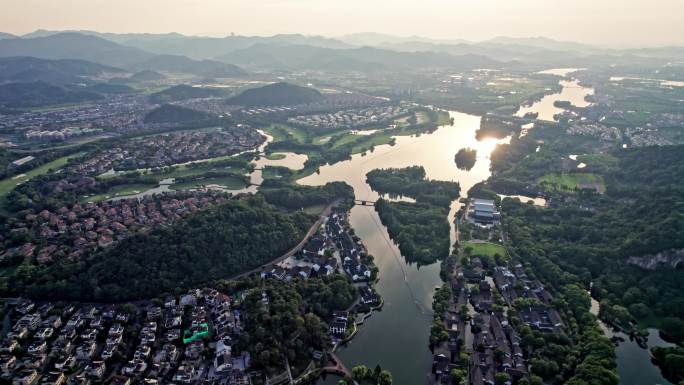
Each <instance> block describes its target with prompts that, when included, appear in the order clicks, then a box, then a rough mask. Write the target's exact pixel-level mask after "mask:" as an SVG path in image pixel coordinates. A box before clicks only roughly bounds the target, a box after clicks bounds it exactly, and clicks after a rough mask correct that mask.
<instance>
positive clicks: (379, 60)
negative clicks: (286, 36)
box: [216, 44, 503, 72]
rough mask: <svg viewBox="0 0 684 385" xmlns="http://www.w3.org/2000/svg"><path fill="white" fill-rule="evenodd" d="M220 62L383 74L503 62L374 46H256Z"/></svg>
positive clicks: (263, 67) (490, 65)
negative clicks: (399, 50)
mask: <svg viewBox="0 0 684 385" xmlns="http://www.w3.org/2000/svg"><path fill="white" fill-rule="evenodd" d="M216 59H217V60H221V61H224V62H227V63H233V64H237V65H238V66H241V67H244V68H248V69H255V70H278V69H281V70H282V69H285V70H297V69H308V70H321V71H362V72H368V71H383V70H390V69H391V70H395V71H400V70H415V69H416V68H433V67H435V68H452V69H473V68H483V67H488V68H498V67H501V66H502V64H503V63H501V62H498V61H496V60H493V59H490V58H488V57H485V56H479V55H461V56H454V55H451V54H448V53H442V52H434V51H422V52H397V51H392V50H388V49H380V48H373V47H360V48H345V49H330V48H321V47H312V46H308V45H287V46H283V45H274V44H256V45H253V46H251V47H249V48H245V49H240V50H236V51H233V52H229V53H228V54H225V55H222V56H218V57H217V58H216Z"/></svg>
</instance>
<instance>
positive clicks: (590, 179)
mask: <svg viewBox="0 0 684 385" xmlns="http://www.w3.org/2000/svg"><path fill="white" fill-rule="evenodd" d="M537 184H539V185H540V186H543V187H544V188H546V189H548V190H551V191H574V190H575V189H576V188H577V186H578V185H592V184H596V185H597V186H599V189H600V191H605V190H606V185H605V183H604V182H603V178H601V176H600V175H596V174H592V173H572V174H557V173H553V174H546V175H544V176H543V177H541V178H539V179H538V180H537Z"/></svg>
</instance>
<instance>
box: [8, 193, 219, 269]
mask: <svg viewBox="0 0 684 385" xmlns="http://www.w3.org/2000/svg"><path fill="white" fill-rule="evenodd" d="M226 200H228V196H226V195H225V194H222V193H216V192H182V193H174V194H161V195H155V196H146V197H143V198H141V199H126V200H123V199H122V200H117V201H109V202H107V201H102V202H99V203H85V204H78V203H77V204H74V205H73V206H70V207H66V206H63V207H61V208H59V209H57V210H54V211H51V210H47V209H45V210H42V211H40V212H29V213H27V214H26V215H25V216H24V218H22V219H18V220H15V221H13V222H12V223H11V225H10V230H9V234H10V236H11V237H9V238H10V239H17V240H22V241H21V242H22V243H20V244H16V245H12V244H11V243H10V244H9V246H8V247H7V249H6V250H3V251H2V253H0V261H2V260H11V259H13V258H18V257H21V258H27V257H33V258H35V260H36V262H38V263H40V264H45V263H50V262H53V261H55V260H57V259H61V258H72V259H78V258H80V257H82V256H83V255H85V254H86V253H88V252H89V251H91V250H94V249H96V248H104V247H107V246H109V245H111V244H112V243H113V242H116V241H118V240H121V239H123V238H124V237H126V236H128V235H130V234H132V233H135V232H138V231H141V230H143V229H145V228H150V227H155V226H159V225H161V224H163V223H169V222H171V221H175V220H178V219H180V218H183V217H185V216H187V215H189V214H190V213H193V212H196V211H198V210H201V209H204V208H207V207H209V206H212V205H215V204H220V203H222V202H225V201H226Z"/></svg>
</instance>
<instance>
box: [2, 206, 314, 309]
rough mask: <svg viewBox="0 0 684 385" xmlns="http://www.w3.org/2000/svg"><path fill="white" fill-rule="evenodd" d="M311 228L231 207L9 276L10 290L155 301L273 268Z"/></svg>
mask: <svg viewBox="0 0 684 385" xmlns="http://www.w3.org/2000/svg"><path fill="white" fill-rule="evenodd" d="M314 221H315V217H314V216H312V215H309V214H305V213H304V212H301V211H297V212H295V213H284V212H281V211H280V210H277V209H275V208H273V207H272V206H270V205H267V204H264V203H263V201H260V200H258V199H254V198H252V199H249V200H247V201H229V202H227V203H225V204H222V205H220V206H216V207H213V208H209V209H207V210H203V211H200V212H197V213H195V214H192V215H190V216H189V217H187V218H185V219H183V220H180V221H178V222H175V223H173V224H170V225H168V226H163V227H160V228H157V229H154V230H152V231H150V232H148V233H138V234H135V235H133V236H131V237H129V238H126V239H124V240H123V241H121V242H119V243H117V244H116V245H114V246H112V247H110V248H107V249H105V250H103V251H100V252H97V254H96V256H95V257H94V258H86V259H83V260H81V261H78V262H70V261H67V260H65V261H62V262H59V263H56V264H54V265H51V266H47V267H38V268H36V269H35V270H34V271H33V274H31V276H28V275H22V276H21V277H19V276H16V279H15V278H14V277H13V284H12V288H10V290H12V291H17V292H23V293H24V294H28V295H30V296H31V297H42V298H45V297H50V298H62V299H65V298H68V299H73V300H78V299H80V300H82V299H88V300H108V301H109V300H129V299H138V298H152V297H154V296H157V295H159V294H162V293H165V292H167V293H168V292H173V291H174V290H177V289H179V288H180V289H187V288H190V287H197V286H201V285H204V284H208V283H210V282H212V281H213V280H217V279H221V278H226V277H230V276H232V275H234V274H238V273H241V272H244V271H248V270H249V269H252V268H255V267H257V266H259V265H261V264H264V263H266V262H268V261H271V260H273V259H274V258H277V257H278V256H280V255H282V254H284V253H285V252H287V251H288V250H289V249H291V248H292V247H294V246H295V245H296V244H297V243H298V242H299V241H300V240H301V239H302V238H303V237H304V235H305V233H306V231H307V230H308V228H309V226H311V225H312V224H313V223H314ZM86 277H88V278H86Z"/></svg>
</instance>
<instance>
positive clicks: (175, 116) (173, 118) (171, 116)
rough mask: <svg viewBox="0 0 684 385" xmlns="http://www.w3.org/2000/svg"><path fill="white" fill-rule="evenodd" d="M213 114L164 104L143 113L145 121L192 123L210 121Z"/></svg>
mask: <svg viewBox="0 0 684 385" xmlns="http://www.w3.org/2000/svg"><path fill="white" fill-rule="evenodd" d="M212 119H214V115H212V114H208V113H206V112H202V111H197V110H192V109H190V108H185V107H180V106H174V105H173V104H164V105H162V106H160V107H157V108H155V109H153V110H152V111H150V112H148V113H147V115H145V123H180V124H183V123H192V122H203V121H207V122H209V121H211V120H212Z"/></svg>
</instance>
